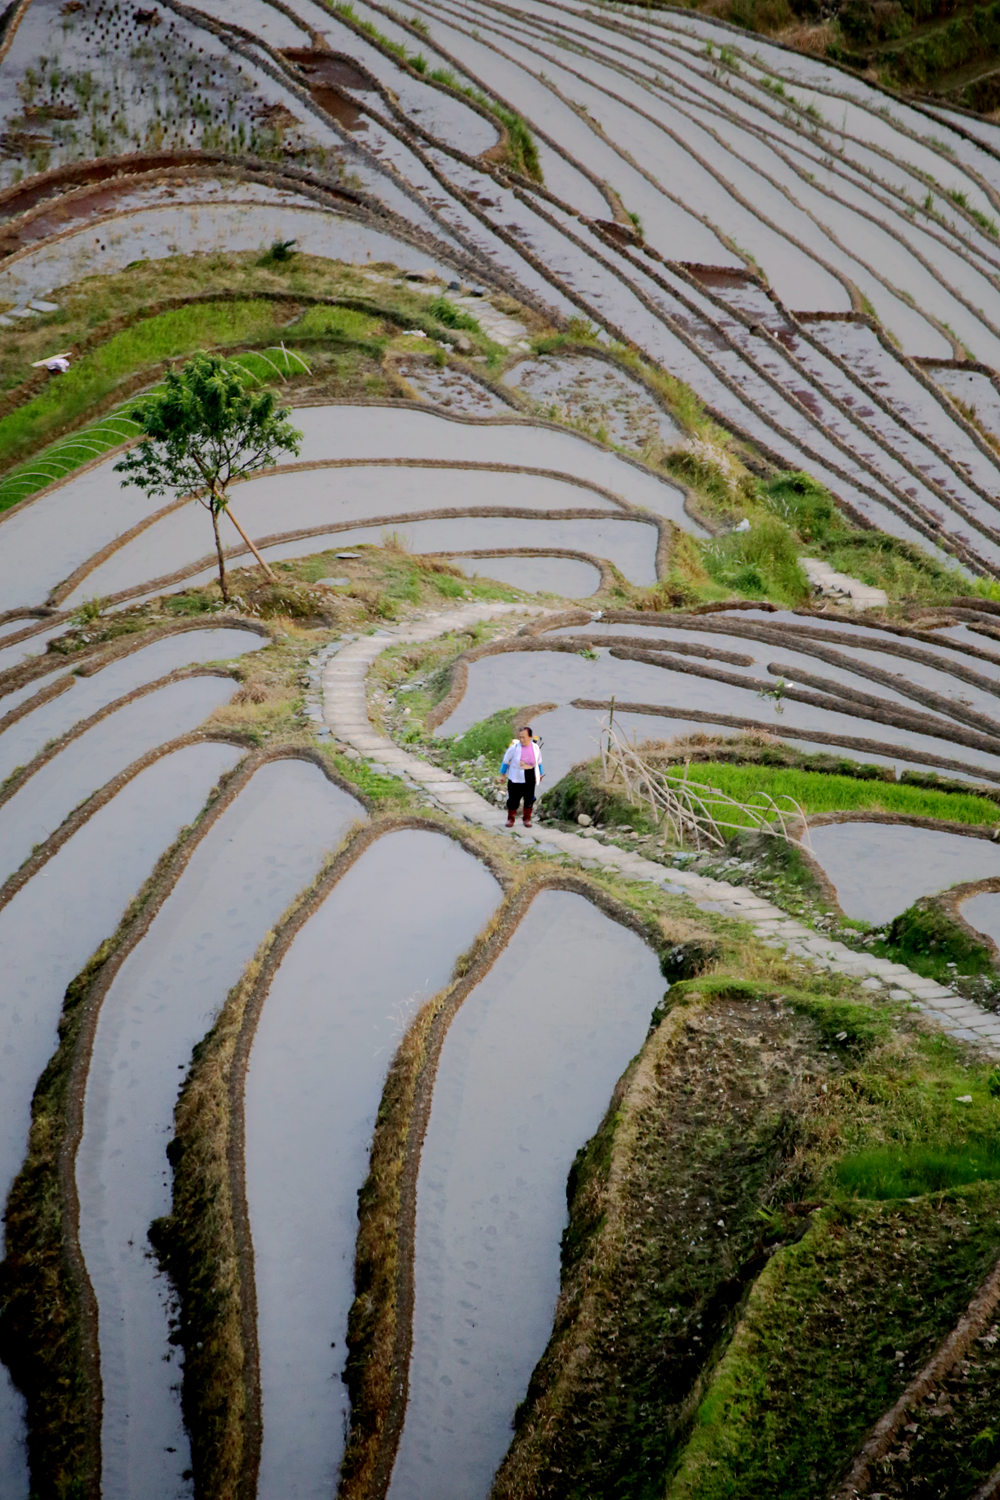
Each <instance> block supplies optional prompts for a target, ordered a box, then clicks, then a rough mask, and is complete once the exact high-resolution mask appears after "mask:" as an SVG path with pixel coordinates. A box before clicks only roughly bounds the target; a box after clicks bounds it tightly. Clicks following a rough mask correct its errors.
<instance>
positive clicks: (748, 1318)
mask: <svg viewBox="0 0 1000 1500" xmlns="http://www.w3.org/2000/svg"><path fill="white" fill-rule="evenodd" d="M727 947H728V951H727V952H726V953H724V955H723V956H722V958H721V960H720V962H719V965H718V968H717V969H716V970H715V971H713V972H711V973H709V974H708V975H706V976H703V977H702V978H699V979H696V980H691V981H690V982H688V983H687V984H685V985H681V986H678V987H676V988H675V989H674V990H672V991H671V995H670V1008H669V1010H668V1013H667V1016H666V1019H665V1020H664V1021H663V1022H662V1023H661V1025H660V1026H659V1028H658V1030H657V1031H656V1033H655V1034H654V1036H653V1037H652V1039H651V1041H650V1042H649V1043H648V1044H647V1047H646V1049H645V1052H644V1053H643V1054H642V1055H641V1057H640V1059H639V1060H638V1062H637V1064H636V1065H635V1066H634V1068H633V1069H632V1070H631V1072H630V1073H629V1074H627V1075H626V1078H625V1081H624V1083H623V1085H622V1087H621V1088H620V1090H619V1091H618V1093H617V1094H616V1096H615V1098H614V1100H613V1101H612V1105H611V1108H610V1109H609V1112H608V1115H607V1117H606V1119H605V1121H604V1124H603V1126H602V1127H601V1130H600V1131H599V1132H598V1134H597V1135H596V1136H595V1137H594V1139H593V1140H592V1141H591V1142H590V1144H589V1146H588V1147H587V1148H586V1149H585V1150H584V1151H582V1152H581V1153H580V1156H579V1157H578V1159H577V1164H576V1167H575V1169H574V1172H573V1175H572V1178H571V1182H570V1212H571V1218H570V1225H569V1228H568V1230H567V1232H566V1235H565V1237H564V1242H563V1286H562V1293H561V1296H560V1300H559V1305H558V1308H557V1312H556V1320H555V1329H554V1333H553V1337H552V1341H551V1343H550V1345H549V1348H548V1350H547V1351H546V1354H545V1355H544V1357H543V1359H542V1361H541V1362H540V1364H539V1366H538V1367H537V1369H536V1371H535V1375H534V1377H533V1380H532V1384H531V1389H530V1390H529V1393H528V1396H527V1399H526V1400H525V1402H524V1403H523V1405H522V1407H521V1409H520V1411H519V1414H518V1420H517V1425H516V1435H515V1440H514V1444H513V1448H512V1450H511V1453H510V1455H509V1456H508V1460H507V1462H506V1464H505V1467H504V1469H503V1470H502V1471H501V1475H500V1478H499V1480H498V1483H497V1485H496V1487H495V1489H494V1492H493V1493H494V1497H495V1500H514V1497H516V1496H522V1495H524V1494H529V1493H530V1494H537V1495H539V1496H542V1495H544V1496H546V1497H551V1500H554V1497H560V1500H562V1497H566V1500H569V1497H573V1500H583V1497H584V1496H591V1495H595V1494H602V1495H603V1494H608V1495H610V1494H615V1495H621V1496H628V1497H630V1500H640V1497H641V1500H647V1497H648V1500H653V1497H654V1496H655V1497H662V1496H663V1495H664V1494H667V1495H669V1496H671V1497H678V1500H679V1497H681V1496H685V1497H688V1496H695V1495H696V1496H698V1500H711V1497H716V1496H718V1497H722V1496H727V1497H730V1500H737V1497H746V1500H750V1497H752V1496H753V1497H755V1496H759V1495H762V1494H776V1495H777V1494H780V1495H782V1496H783V1497H784V1496H787V1497H789V1500H794V1497H798V1496H801V1497H802V1500H807V1497H808V1500H812V1497H814V1496H815V1495H817V1494H828V1493H830V1491H831V1489H832V1487H833V1485H834V1483H835V1481H836V1479H837V1477H838V1475H839V1473H840V1472H841V1470H842V1469H843V1468H844V1467H845V1465H846V1464H847V1462H848V1460H849V1459H850V1457H851V1455H852V1453H853V1451H854V1449H855V1448H856V1447H857V1446H858V1444H859V1443H860V1441H861V1440H862V1438H863V1437H864V1436H865V1434H866V1433H867V1431H868V1429H869V1428H870V1426H871V1425H872V1424H873V1423H874V1421H875V1420H876V1419H877V1418H878V1417H879V1416H880V1415H881V1414H882V1412H883V1411H885V1410H886V1409H887V1408H888V1407H889V1406H890V1405H891V1404H892V1403H893V1401H894V1400H895V1399H896V1398H897V1397H898V1396H899V1395H900V1394H901V1392H902V1391H903V1389H904V1388H905V1386H906V1384H907V1382H908V1381H909V1380H910V1379H911V1378H912V1376H913V1375H914V1373H915V1372H916V1371H917V1370H918V1369H919V1368H921V1367H922V1365H923V1363H924V1362H925V1361H926V1359H927V1357H928V1356H929V1354H930V1353H931V1352H932V1350H933V1349H934V1348H935V1347H936V1346H937V1344H938V1343H939V1342H940V1340H941V1339H942V1338H943V1336H944V1335H945V1334H946V1333H947V1332H948V1331H949V1329H950V1328H951V1326H952V1325H953V1323H954V1322H955V1320H956V1319H957V1318H958V1317H959V1316H960V1314H961V1313H962V1311H963V1310H964V1308H965V1307H966V1305H967V1303H968V1301H969V1299H970V1297H971V1295H972V1293H973V1291H974V1290H975V1289H976V1287H977V1286H978V1285H979V1283H980V1282H981V1281H982V1280H983V1278H984V1277H985V1275H986V1274H987V1271H988V1270H989V1269H990V1268H991V1267H992V1265H993V1263H994V1262H995V1260H996V1258H997V1255H998V1253H1000V1231H998V1229H997V1219H996V1209H997V1206H998V1205H1000V1182H998V1181H997V1179H1000V1153H998V1151H997V1148H996V1145H995V1141H996V1127H997V1124H998V1123H1000V1105H998V1102H997V1099H996V1097H995V1082H994V1079H995V1075H993V1074H991V1072H990V1070H989V1069H988V1068H986V1067H985V1066H982V1065H977V1064H974V1063H973V1064H970V1063H968V1062H967V1061H966V1060H964V1059H963V1058H962V1056H961V1054H960V1049H959V1048H958V1047H957V1046H954V1045H952V1044H950V1043H947V1042H945V1041H944V1040H942V1039H941V1038H939V1037H928V1036H925V1035H922V1034H920V1033H917V1032H914V1031H911V1030H910V1029H909V1028H908V1027H907V1025H906V1022H905V1020H904V1019H903V1018H901V1017H900V1016H899V1015H898V1014H893V1012H892V1010H891V1008H889V1007H885V1006H872V1005H869V1004H862V1003H858V1000H857V998H856V996H855V995H854V994H853V993H852V992H851V987H850V985H849V984H848V983H847V982H845V981H839V982H838V981H835V980H831V979H820V978H818V977H817V976H816V975H815V974H809V973H808V971H805V970H804V969H803V968H802V967H801V966H798V967H796V968H790V967H789V966H787V965H784V963H783V961H782V960H779V959H772V960H767V961H764V962H767V963H769V964H770V973H767V972H765V971H763V970H762V967H761V964H760V962H758V963H757V964H756V965H755V964H754V962H753V958H752V955H748V953H747V950H739V949H736V948H734V947H732V946H728V945H727ZM748 956H750V959H751V962H750V968H749V970H748V967H747V958H748ZM734 959H735V960H736V961H737V962H736V964H734V963H733V960H734ZM737 965H738V966H739V967H738V968H737ZM754 969H756V972H754ZM735 972H740V974H741V978H740V979H736V978H734V977H733V975H734V973H735ZM748 973H749V980H748V979H747V978H745V977H743V976H746V975H747V974H748ZM966 1096H969V1102H967V1103H966V1102H962V1101H963V1100H965V1098H966ZM989 1378H990V1380H991V1382H992V1385H991V1389H992V1392H993V1394H994V1399H995V1396H996V1393H997V1391H998V1388H1000V1361H997V1362H994V1368H993V1369H992V1370H991V1371H990V1372H989ZM946 1428H947V1424H946V1423H941V1424H939V1431H940V1429H946ZM944 1440H945V1441H946V1442H948V1441H949V1440H950V1435H949V1434H947V1432H946V1431H945V1432H944ZM997 1456H1000V1439H998V1438H997V1435H996V1434H995V1433H993V1432H992V1431H991V1433H990V1434H989V1435H988V1437H987V1438H984V1439H981V1441H980V1445H979V1451H978V1453H977V1454H976V1455H975V1461H974V1462H973V1463H971V1464H968V1465H967V1471H968V1472H972V1471H974V1472H975V1473H976V1475H977V1476H978V1477H980V1478H981V1477H982V1476H983V1475H984V1474H985V1473H988V1472H989V1468H990V1465H991V1464H992V1463H993V1462H995V1461H996V1458H997ZM944 1492H945V1491H941V1493H944ZM948 1493H953V1491H948ZM963 1493H964V1491H963Z"/></svg>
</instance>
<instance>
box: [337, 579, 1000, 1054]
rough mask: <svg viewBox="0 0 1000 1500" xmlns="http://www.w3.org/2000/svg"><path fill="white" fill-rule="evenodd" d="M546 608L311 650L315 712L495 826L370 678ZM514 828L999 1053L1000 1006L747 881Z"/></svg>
mask: <svg viewBox="0 0 1000 1500" xmlns="http://www.w3.org/2000/svg"><path fill="white" fill-rule="evenodd" d="M546 613H550V611H546V610H541V609H526V607H525V606H524V605H520V604H495V603H484V604H468V605H464V606H462V607H460V608H458V609H452V610H447V611H444V612H441V613H440V614H433V615H426V616H424V617H423V618H422V619H420V620H415V621H407V622H405V623H404V624H402V625H398V626H396V627H394V628H385V629H381V630H376V631H375V632H374V634H372V635H365V636H359V637H356V638H353V639H352V638H347V639H346V640H344V641H343V642H340V643H338V645H336V646H334V647H331V648H330V650H329V651H328V652H327V653H324V654H323V655H322V656H321V657H318V658H316V659H315V665H316V667H317V668H321V671H319V672H318V674H317V675H318V677H319V678H320V680H321V683H322V692H323V701H322V707H321V708H317V709H315V710H314V717H315V718H317V719H319V718H320V717H322V719H323V720H324V721H325V724H326V725H327V726H328V727H329V730H330V732H331V734H332V735H333V736H334V738H335V739H336V740H338V741H340V742H342V744H343V745H344V746H345V747H346V748H347V750H348V752H349V753H350V752H352V751H353V752H354V753H355V754H358V755H361V756H363V757H364V758H365V759H366V760H367V761H369V762H371V763H372V765H373V767H374V768H375V769H376V770H380V771H383V772H388V773H389V774H391V775H394V776H399V777H401V778H403V779H404V780H406V781H408V782H409V783H410V784H411V785H413V786H416V787H419V788H420V789H421V790H422V791H423V792H425V793H426V795H427V797H428V798H429V799H430V800H431V801H432V802H434V803H436V804H437V806H438V807H440V808H443V809H444V810H445V811H446V812H449V813H451V814H452V815H453V816H454V817H457V818H465V819H467V820H468V821H469V822H471V823H476V824H478V825H479V826H480V827H484V828H490V829H493V830H499V829H500V828H501V827H502V826H503V821H504V814H503V813H502V811H501V809H500V808H499V807H497V806H495V805H494V804H492V803H489V802H487V801H486V800H485V798H483V797H480V796H479V795H478V793H476V792H474V791H472V790H471V788H469V787H468V786H466V784H465V783H464V782H463V781H460V780H459V779H458V778H457V777H456V776H452V775H451V774H450V773H449V772H447V771H444V770H442V769H440V768H439V767H438V766H432V765H429V764H428V763H427V762H426V761H424V760H421V759H420V758H419V757H418V756H416V755H411V754H410V753H409V752H408V751H406V750H403V749H401V748H400V747H399V746H398V745H394V744H393V743H392V741H391V740H388V739H386V738H385V736H384V735H382V734H379V733H378V732H377V730H375V729H374V728H373V727H372V724H371V722H370V720H369V718H368V707H367V691H366V678H367V675H368V670H369V668H370V667H371V665H372V663H373V662H374V661H375V660H376V658H377V657H379V656H380V655H381V654H382V652H383V651H385V650H386V649H387V648H388V647H390V646H394V645H403V644H405V645H416V644H419V643H421V642H425V641H430V640H433V639H434V638H435V637H436V636H439V635H444V634H445V633H446V632H448V631H452V630H462V629H466V628H468V627H469V626H472V625H475V624H477V623H478V622H479V621H481V620H491V619H496V618H498V617H502V616H503V615H511V616H520V617H521V618H522V619H523V618H525V617H526V616H535V617H537V616H538V615H540V614H546ZM512 836H513V837H516V838H519V839H522V840H527V841H529V842H531V843H533V844H536V845H538V846H539V847H541V848H544V849H549V850H551V851H552V852H553V853H556V854H565V855H568V856H569V857H570V858H571V859H573V860H574V861H575V862H576V863H578V864H580V865H582V866H584V867H585V868H589V869H605V870H610V871H618V872H619V873H620V874H622V875H624V876H625V877H626V878H628V879H631V880H649V881H653V882H654V883H655V884H657V885H660V886H663V888H664V889H665V890H667V891H670V892H672V893H674V894H676V895H685V896H689V897H690V898H691V900H692V901H693V902H694V903H695V904H696V905H697V906H698V907H700V909H701V910H702V911H717V912H721V913H723V914H724V915H725V916H727V917H737V918H739V919H740V920H741V921H744V922H747V923H749V925H750V926H751V927H752V928H753V930H754V932H755V933H756V934H757V936H758V937H759V938H760V939H761V941H762V942H765V943H768V944H771V945H773V946H775V947H780V948H784V949H786V950H787V952H789V953H791V954H794V955H796V956H797V957H800V958H803V959H806V960H808V961H809V962H810V963H813V964H817V965H818V966H819V967H820V968H823V969H829V970H832V971H834V972H836V973H839V974H852V975H854V976H856V977H857V978H859V979H860V980H861V985H862V988H863V989H867V990H872V991H885V990H887V991H888V993H889V995H890V997H891V998H892V999H894V1000H907V1001H911V1002H912V1003H913V1004H914V1005H916V1007H917V1009H918V1010H920V1011H921V1012H922V1013H923V1014H924V1015H925V1016H928V1017H930V1018H931V1019H933V1020H934V1021H936V1022H938V1024H939V1025H941V1026H942V1027H943V1028H944V1030H945V1031H947V1032H949V1033H950V1034H951V1035H952V1036H955V1037H958V1038H960V1039H961V1040H962V1041H968V1042H977V1043H979V1044H980V1045H982V1046H984V1047H986V1048H987V1049H988V1050H989V1051H991V1052H993V1053H995V1054H996V1055H998V1056H1000V1016H995V1015H992V1014H990V1013H989V1012H987V1011H984V1010H981V1009H980V1008H979V1007H978V1006H977V1005H974V1004H973V1003H972V1002H971V1001H969V1000H965V999H963V998H962V997H961V996H960V995H956V994H955V993H954V992H953V991H952V990H949V989H946V988H944V987H943V986H942V985H939V984H936V983H935V982H934V981H933V980H931V979H924V978H923V977H922V976H921V975H919V974H914V973H913V971H912V970H911V969H907V968H906V967H905V966H904V965H903V964H894V963H891V962H890V961H889V959H886V958H876V957H874V956H873V955H871V954H868V953H856V952H855V951H854V949H852V948H847V947H845V946H844V944H843V943H838V942H834V941H833V940H832V939H830V938H825V937H822V936H821V935H819V934H818V933H816V932H815V931H814V930H813V929H812V928H811V927H806V926H805V925H804V924H803V923H802V922H797V921H795V920H794V918H792V917H789V916H788V915H787V914H786V913H785V912H783V911H782V910H781V909H780V908H779V907H777V906H773V905H772V904H771V902H769V901H766V900H764V899H763V897H761V896H758V895H756V894H755V893H754V892H753V891H751V890H748V889H747V888H746V887H745V886H739V885H730V884H729V883H728V882H727V881H724V880H712V879H709V878H708V877H707V876H704V875H696V874H694V873H692V872H690V871H686V870H675V869H669V868H666V867H665V866H663V865H661V864H658V863H656V862H655V861H654V860H649V859H644V858H643V857H642V856H641V855H639V854H635V853H632V852H631V851H629V850H622V849H617V848H611V847H609V846H607V845H605V844H602V843H600V842H599V841H598V840H597V839H595V838H586V837H584V836H582V835H581V834H576V833H569V832H564V831H561V830H559V829H555V828H547V827H545V826H536V827H534V828H532V829H531V830H530V831H529V830H528V829H525V828H522V827H521V825H520V824H518V825H517V827H516V829H515V830H514V832H513V834H512Z"/></svg>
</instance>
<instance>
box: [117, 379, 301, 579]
mask: <svg viewBox="0 0 1000 1500" xmlns="http://www.w3.org/2000/svg"><path fill="white" fill-rule="evenodd" d="M254 385H255V381H254V377H253V376H251V375H249V374H248V373H247V371H245V370H242V369H240V367H239V366H238V365H234V364H230V363H227V362H226V361H225V360H223V359H220V358H219V357H218V355H215V354H196V355H195V356H194V358H193V359H189V360H188V362H187V364H185V365H184V366H183V367H182V368H181V369H180V370H171V371H169V373H168V374H167V376H166V379H165V380H164V383H163V387H162V389H160V390H158V391H154V392H153V393H152V394H151V395H149V396H147V397H146V399H145V400H144V401H142V402H141V403H140V404H139V405H138V406H136V407H134V408H133V409H132V411H131V412H130V413H129V415H130V416H131V417H132V418H133V420H134V421H136V422H138V424H139V426H140V428H141V429H142V433H143V436H142V438H141V440H140V441H139V443H137V444H136V446H135V447H134V448H132V449H131V450H130V451H129V452H128V453H126V455H125V457H124V458H123V459H122V460H121V461H120V462H119V463H117V464H115V473H116V474H124V475H126V478H124V479H123V480H122V485H123V486H125V485H129V484H136V485H138V486H139V487H140V488H141V489H144V490H145V491H146V494H147V495H148V496H149V497H150V498H151V499H152V498H155V497H156V496H159V495H164V494H167V493H168V492H170V491H172V492H173V493H174V494H175V495H176V496H177V498H178V499H180V498H182V497H183V496H184V495H191V496H193V498H194V499H196V500H197V501H198V502H199V504H201V505H203V506H204V507H205V509H206V510H207V511H208V513H209V515H210V516H211V517H212V531H213V533H214V535H215V551H216V555H217V556H218V559H219V586H220V587H221V589H222V597H223V599H225V600H226V601H227V603H228V600H229V589H228V587H227V584H226V559H225V554H224V552H223V547H222V539H221V537H220V536H219V518H220V516H222V515H223V514H228V516H229V519H230V520H231V521H232V523H233V525H234V526H235V527H236V530H237V531H238V532H239V534H240V536H241V537H242V538H243V540H244V542H246V544H247V546H248V547H249V548H250V551H251V552H252V553H253V555H254V557H255V558H256V559H257V561H258V562H259V563H260V565H261V567H262V568H263V569H264V572H265V573H266V574H267V576H268V578H271V579H273V578H274V574H273V573H272V572H271V570H270V568H269V567H268V566H267V563H266V562H265V561H264V559H263V558H262V557H261V555H260V553H259V552H258V551H257V548H256V547H255V546H254V544H253V542H252V541H251V540H250V538H249V537H248V536H247V534H246V532H245V531H244V530H243V527H242V526H241V525H240V523H239V522H238V521H237V519H236V517H235V516H234V515H233V512H232V508H231V506H230V504H229V495H228V489H229V486H230V484H232V482H233V480H234V479H242V478H244V477H245V476H246V475H248V474H253V473H255V472H256V471H257V470H258V469H266V468H268V467H270V465H271V464H273V463H274V462H275V460H276V459H277V457H278V455H279V454H281V453H298V451H299V444H300V443H301V441H302V434H301V432H297V431H296V429H295V428H294V427H292V426H291V425H290V424H289V423H288V421H287V418H288V416H289V411H288V408H287V407H281V406H279V405H278V398H277V396H276V394H275V392H274V391H272V390H269V389H267V388H265V389H263V390H260V389H254Z"/></svg>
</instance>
